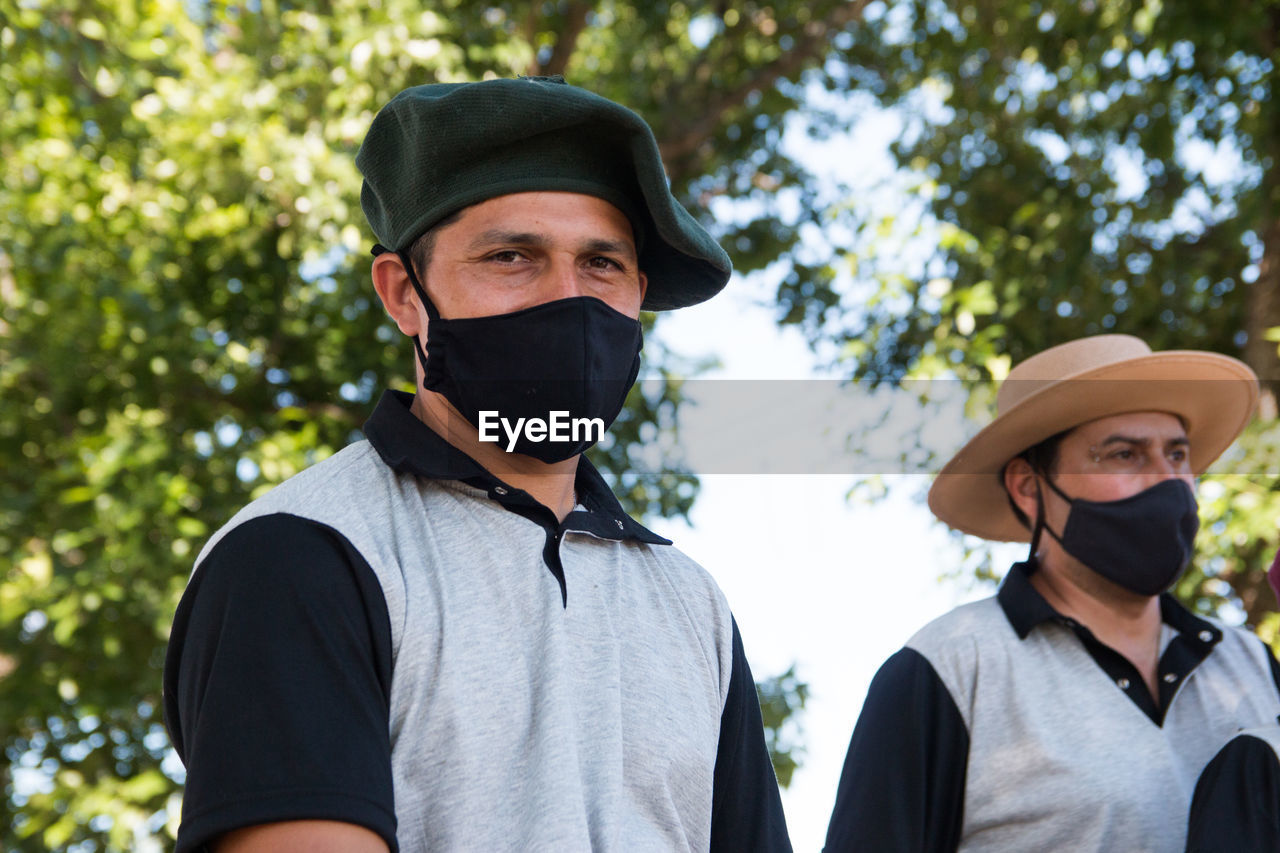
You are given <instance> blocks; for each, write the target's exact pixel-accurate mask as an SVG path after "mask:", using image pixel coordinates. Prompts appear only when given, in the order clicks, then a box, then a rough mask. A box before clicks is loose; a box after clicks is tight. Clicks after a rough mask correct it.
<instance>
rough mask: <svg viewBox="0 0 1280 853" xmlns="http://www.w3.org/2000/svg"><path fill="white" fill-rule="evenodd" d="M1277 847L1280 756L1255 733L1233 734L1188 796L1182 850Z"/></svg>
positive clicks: (1214, 852) (1239, 851)
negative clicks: (1188, 806) (1189, 811)
mask: <svg viewBox="0 0 1280 853" xmlns="http://www.w3.org/2000/svg"><path fill="white" fill-rule="evenodd" d="M1276 850H1280V761H1277V759H1276V753H1275V750H1273V749H1272V748H1271V746H1270V745H1269V744H1268V743H1267V742H1266V741H1264V740H1262V739H1261V738H1256V737H1252V736H1250V735H1239V736H1237V737H1235V738H1233V739H1232V740H1231V741H1230V742H1229V743H1228V744H1227V745H1226V746H1224V747H1223V748H1222V749H1221V750H1220V751H1219V752H1218V754H1217V755H1216V756H1214V759H1213V760H1212V761H1210V762H1209V764H1208V766H1206V767H1205V769H1204V772H1203V773H1201V774H1200V781H1198V782H1197V783H1196V792H1195V795H1194V796H1193V797H1192V799H1191V819H1190V822H1189V824H1188V826H1187V851H1188V853H1275V851H1276Z"/></svg>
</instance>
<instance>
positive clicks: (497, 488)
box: [493, 486, 507, 495]
mask: <svg viewBox="0 0 1280 853" xmlns="http://www.w3.org/2000/svg"><path fill="white" fill-rule="evenodd" d="M493 493H494V494H495V495H505V494H506V493H507V490H506V489H505V488H503V487H502V486H494V487H493Z"/></svg>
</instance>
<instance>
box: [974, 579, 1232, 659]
mask: <svg viewBox="0 0 1280 853" xmlns="http://www.w3.org/2000/svg"><path fill="white" fill-rule="evenodd" d="M1036 568H1037V567H1036V564H1035V562H1034V561H1031V560H1028V561H1024V562H1021V563H1014V564H1013V568H1011V569H1009V574H1007V575H1005V579H1004V582H1003V583H1001V584H1000V591H999V592H998V593H997V594H996V599H997V600H998V601H999V602H1000V607H1001V609H1002V610H1004V615H1005V617H1006V618H1007V619H1008V620H1009V624H1010V625H1012V626H1013V630H1014V631H1016V632H1017V634H1018V639H1020V640H1025V639H1026V638H1027V635H1028V634H1030V633H1031V630H1032V629H1033V628H1035V627H1036V626H1037V625H1040V624H1042V623H1044V622H1049V621H1053V622H1058V623H1060V624H1062V625H1066V626H1068V627H1075V626H1076V625H1077V624H1078V623H1077V622H1076V621H1075V620H1074V619H1070V618H1068V617H1066V616H1063V615H1062V614H1061V613H1059V612H1058V611H1056V610H1054V609H1053V606H1052V605H1051V604H1049V602H1047V601H1045V600H1044V596H1043V595H1041V594H1040V593H1039V591H1038V590H1036V588H1035V587H1034V586H1032V585H1031V575H1032V573H1033V572H1035V571H1036ZM1160 618H1161V620H1162V621H1163V622H1164V623H1165V624H1166V625H1168V626H1169V627H1171V628H1173V629H1174V630H1175V631H1177V632H1178V633H1179V634H1188V635H1190V636H1192V637H1195V638H1196V639H1198V640H1200V641H1202V642H1204V643H1207V644H1208V645H1210V646H1212V645H1214V644H1215V643H1217V642H1218V641H1219V640H1221V639H1222V631H1221V630H1220V629H1219V628H1217V627H1216V626H1215V625H1214V624H1213V623H1211V622H1206V621H1205V620H1204V619H1201V618H1200V617H1198V616H1196V615H1195V614H1194V613H1192V612H1191V611H1190V610H1188V609H1187V608H1185V607H1183V606H1182V604H1180V603H1179V602H1178V600H1177V599H1176V598H1174V597H1173V596H1172V595H1170V594H1169V593H1167V592H1166V593H1163V594H1162V595H1161V596H1160ZM1205 631H1208V632H1209V633H1208V634H1207V635H1206V634H1205V633H1204V632H1205ZM1206 637H1207V638H1208V639H1206Z"/></svg>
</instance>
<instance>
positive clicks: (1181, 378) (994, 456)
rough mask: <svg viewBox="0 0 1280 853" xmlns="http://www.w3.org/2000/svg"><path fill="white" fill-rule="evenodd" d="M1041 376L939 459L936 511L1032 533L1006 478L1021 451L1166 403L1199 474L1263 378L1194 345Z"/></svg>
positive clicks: (1005, 536)
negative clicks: (1038, 384) (1038, 385)
mask: <svg viewBox="0 0 1280 853" xmlns="http://www.w3.org/2000/svg"><path fill="white" fill-rule="evenodd" d="M1023 381H1036V380H1023ZM1042 384H1044V386H1045V387H1044V388H1042V389H1040V390H1039V391H1035V392H1033V393H1031V394H1030V395H1028V396H1027V397H1025V398H1024V399H1022V400H1020V401H1019V402H1018V403H1017V404H1016V405H1014V406H1012V407H1011V408H1010V409H1009V410H1008V411H1006V412H1002V413H1000V415H999V417H997V418H996V419H995V420H994V421H992V422H991V423H990V424H989V425H987V426H986V427H985V428H984V429H982V430H981V431H980V432H979V433H978V434H977V435H975V436H974V437H973V438H972V439H970V440H969V442H968V443H967V444H965V446H964V447H963V448H961V450H960V452H958V453H957V454H956V455H955V456H954V457H953V458H952V459H951V461H950V462H948V463H947V464H946V465H945V466H944V467H943V468H942V470H941V471H940V472H939V473H938V476H937V478H936V479H935V480H934V482H933V486H932V487H931V488H930V489H929V509H930V510H932V511H933V514H934V515H936V516H937V517H938V518H940V519H941V520H942V521H945V522H946V523H947V524H949V525H950V526H951V527H953V528H955V529H956V530H959V531H961V532H963V533H969V534H972V535H974V536H980V537H982V538H983V539H991V540H995V541H999V542H1028V541H1030V539H1031V532H1030V531H1029V530H1027V528H1026V527H1024V526H1023V525H1022V523H1021V522H1019V521H1018V518H1017V516H1016V515H1014V513H1013V510H1012V509H1011V507H1010V505H1009V499H1008V495H1007V493H1006V491H1005V488H1004V468H1005V466H1006V465H1008V463H1009V462H1010V460H1012V459H1013V458H1014V457H1016V456H1017V455H1018V454H1019V453H1022V452H1023V451H1024V450H1027V449H1028V448H1030V447H1033V446H1035V445H1036V444H1039V443H1040V442H1041V441H1044V440H1045V439H1046V438H1049V437H1051V436H1054V435H1057V434H1058V433H1060V432H1064V431H1066V430H1069V429H1072V428H1074V427H1077V426H1080V425H1081V424H1085V423H1088V422H1089V421H1094V420H1097V419H1099V418H1105V417H1109V416H1111V415H1119V414H1125V413H1128V412H1168V413H1169V414H1172V415H1175V416H1177V417H1178V418H1179V419H1181V421H1182V424H1183V427H1184V428H1185V429H1186V431H1187V439H1188V441H1189V443H1190V450H1191V467H1192V470H1193V471H1194V472H1195V473H1196V474H1202V473H1204V471H1205V470H1206V469H1207V468H1208V467H1209V466H1210V465H1211V464H1213V461H1214V460H1215V459H1217V458H1218V457H1219V456H1220V455H1222V452H1223V451H1225V450H1226V449H1227V448H1228V447H1229V446H1230V445H1231V442H1233V441H1234V440H1235V439H1236V436H1238V435H1239V434H1240V432H1241V430H1243V429H1244V427H1245V425H1246V424H1247V423H1248V422H1249V418H1250V416H1251V415H1252V413H1253V409H1254V405H1255V404H1256V403H1257V399H1258V383H1257V379H1256V378H1255V377H1254V375H1253V372H1252V371H1251V370H1250V369H1249V368H1248V367H1247V366H1245V365H1244V364H1243V363H1241V362H1239V361H1237V360H1236V359H1234V358H1230V357H1228V356H1225V355H1218V354H1216V353H1208V352H1195V351H1187V350H1171V351H1167V352H1158V353H1152V354H1151V355H1147V356H1142V357H1140V358H1134V359H1128V360H1126V361H1123V362H1119V363H1116V364H1109V365H1106V366H1105V367H1100V368H1096V369H1094V370H1088V371H1083V372H1080V373H1078V374H1075V375H1073V376H1069V377H1065V378H1063V379H1060V380H1057V381H1042Z"/></svg>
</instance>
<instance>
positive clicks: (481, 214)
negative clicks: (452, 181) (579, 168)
mask: <svg viewBox="0 0 1280 853" xmlns="http://www.w3.org/2000/svg"><path fill="white" fill-rule="evenodd" d="M448 228H449V230H457V231H466V232H479V231H486V230H492V229H501V230H504V231H511V232H512V233H517V232H518V233H561V232H563V233H566V234H571V233H576V232H584V233H588V234H590V235H591V236H597V237H609V238H614V239H616V238H626V239H627V240H628V241H633V238H632V231H631V222H630V220H628V219H627V217H626V214H624V213H623V212H622V211H621V210H619V209H618V208H617V207H615V206H614V205H613V204H611V203H610V202H608V201H605V200H604V199H602V198H599V197H597V196H593V195H586V194H585V193H571V192H541V191H540V192H524V193H509V194H507V195H500V196H497V197H495V198H491V199H486V200H485V201H482V202H479V203H477V204H473V205H471V206H470V207H467V208H464V209H463V210H462V212H461V213H460V214H459V216H458V219H457V220H456V221H455V222H454V223H452V224H451V225H450V226H448ZM633 242H634V241H633Z"/></svg>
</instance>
